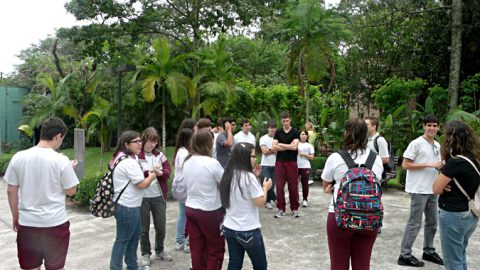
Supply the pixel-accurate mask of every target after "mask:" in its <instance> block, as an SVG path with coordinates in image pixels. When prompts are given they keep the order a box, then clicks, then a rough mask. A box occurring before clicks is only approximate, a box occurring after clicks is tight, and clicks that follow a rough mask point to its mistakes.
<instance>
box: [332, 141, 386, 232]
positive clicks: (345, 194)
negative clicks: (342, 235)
mask: <svg viewBox="0 0 480 270" xmlns="http://www.w3.org/2000/svg"><path fill="white" fill-rule="evenodd" d="M338 153H339V154H340V156H341V157H342V158H343V160H344V161H345V163H346V165H347V166H348V171H347V172H346V173H345V174H344V175H343V177H342V180H341V181H340V187H339V188H338V192H337V200H336V202H334V208H335V221H336V223H337V226H338V227H339V228H343V229H348V230H353V231H375V230H377V229H379V228H381V227H382V220H383V204H382V201H381V198H382V188H381V186H380V184H379V183H378V182H377V181H375V173H374V172H373V171H372V167H373V164H374V163H375V158H376V156H377V154H376V153H375V152H373V151H370V153H369V155H368V158H367V161H366V162H365V164H362V165H357V164H355V162H354V161H353V159H352V158H351V157H350V155H349V154H348V152H346V151H339V152H338Z"/></svg>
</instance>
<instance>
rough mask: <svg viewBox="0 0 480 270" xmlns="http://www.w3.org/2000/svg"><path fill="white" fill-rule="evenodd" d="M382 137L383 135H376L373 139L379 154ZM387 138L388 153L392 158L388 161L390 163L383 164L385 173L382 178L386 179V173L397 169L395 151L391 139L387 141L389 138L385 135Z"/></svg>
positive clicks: (374, 146)
mask: <svg viewBox="0 0 480 270" xmlns="http://www.w3.org/2000/svg"><path fill="white" fill-rule="evenodd" d="M380 137H383V136H381V135H379V136H377V137H375V139H374V140H373V148H375V152H377V154H379V153H380V152H379V150H378V138H380ZM383 138H384V139H385V141H386V142H387V149H388V154H389V155H390V157H389V158H390V160H389V161H388V163H386V164H383V175H382V178H383V179H385V176H386V173H389V172H392V171H394V170H395V153H394V152H395V151H394V149H393V147H392V145H391V144H390V142H389V141H387V139H386V138H385V137H383Z"/></svg>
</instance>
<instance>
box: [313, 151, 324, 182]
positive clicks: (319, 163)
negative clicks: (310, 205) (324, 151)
mask: <svg viewBox="0 0 480 270" xmlns="http://www.w3.org/2000/svg"><path fill="white" fill-rule="evenodd" d="M326 162H327V157H323V156H317V157H315V158H313V160H312V161H310V165H311V167H312V169H311V174H313V177H314V178H315V177H316V176H317V170H318V169H323V168H324V167H325V163H326ZM318 180H320V179H318Z"/></svg>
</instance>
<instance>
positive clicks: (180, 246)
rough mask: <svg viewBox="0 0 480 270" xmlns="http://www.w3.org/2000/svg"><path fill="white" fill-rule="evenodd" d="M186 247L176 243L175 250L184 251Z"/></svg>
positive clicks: (183, 244)
mask: <svg viewBox="0 0 480 270" xmlns="http://www.w3.org/2000/svg"><path fill="white" fill-rule="evenodd" d="M184 246H185V243H178V242H176V243H175V250H176V251H180V250H183V248H184Z"/></svg>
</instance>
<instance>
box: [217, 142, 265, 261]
mask: <svg viewBox="0 0 480 270" xmlns="http://www.w3.org/2000/svg"><path fill="white" fill-rule="evenodd" d="M255 165H256V155H255V147H254V146H253V145H252V144H250V143H238V144H236V145H235V147H234V148H233V150H232V154H231V158H230V162H229V163H228V165H227V168H226V169H225V172H224V173H223V176H222V181H221V182H220V197H221V201H222V205H223V207H224V208H225V209H226V211H227V213H226V215H225V221H224V222H223V226H224V227H223V232H224V236H225V238H226V240H227V244H228V254H229V262H228V269H229V270H233V269H242V265H243V258H244V256H245V251H246V252H247V254H248V256H249V257H250V260H251V261H252V265H253V269H255V270H264V269H267V257H266V254H265V245H264V243H263V237H262V232H261V230H260V227H261V225H260V219H259V215H258V208H259V207H263V205H264V204H265V202H266V199H267V192H268V190H269V189H270V188H271V187H272V180H271V179H268V180H266V181H264V182H263V184H262V185H260V182H259V181H258V179H257V177H256V176H255V175H254V173H253V169H254V168H255Z"/></svg>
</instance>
